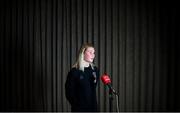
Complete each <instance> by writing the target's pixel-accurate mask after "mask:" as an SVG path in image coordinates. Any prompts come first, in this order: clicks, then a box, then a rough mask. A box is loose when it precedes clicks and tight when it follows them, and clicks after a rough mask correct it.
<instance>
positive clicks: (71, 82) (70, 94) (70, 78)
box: [65, 71, 76, 105]
mask: <svg viewBox="0 0 180 113" xmlns="http://www.w3.org/2000/svg"><path fill="white" fill-rule="evenodd" d="M75 87H76V80H75V76H74V74H73V72H72V71H70V72H69V73H68V75H67V79H66V83H65V95H66V98H67V100H68V101H69V103H70V104H71V105H72V104H73V103H74V102H75V99H76V98H75V97H74V96H75V94H74V93H75Z"/></svg>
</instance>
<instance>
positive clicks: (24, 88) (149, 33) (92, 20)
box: [0, 0, 180, 112]
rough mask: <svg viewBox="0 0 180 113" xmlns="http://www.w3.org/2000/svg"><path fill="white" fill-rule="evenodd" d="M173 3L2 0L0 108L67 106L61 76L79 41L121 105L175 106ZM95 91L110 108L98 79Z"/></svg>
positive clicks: (178, 104)
mask: <svg viewBox="0 0 180 113" xmlns="http://www.w3.org/2000/svg"><path fill="white" fill-rule="evenodd" d="M178 9H179V6H178V5H177V2H176V1H175V0H172V1H169V2H166V1H163V2H161V1H159V0H136V1H133V0H1V3H0V54H1V55H0V92H1V93H0V111H60V112H62V111H70V105H69V103H68V101H67V100H66V98H65V90H64V84H65V80H66V76H67V72H68V71H69V69H70V68H71V66H72V65H73V63H74V62H75V60H76V57H77V53H78V49H79V48H80V46H81V44H83V43H86V42H89V43H92V44H93V45H94V46H95V49H96V59H95V62H94V63H95V64H96V65H97V66H98V67H99V69H100V74H103V73H104V72H107V73H108V74H109V76H110V78H111V79H112V86H113V88H114V89H116V91H117V92H118V93H119V94H120V95H119V98H118V101H119V108H120V111H122V112H124V111H180V97H179V95H180V92H179V89H180V88H179V86H180V83H179V82H180V81H179V80H180V77H179V75H180V71H179V70H180V68H179V67H180V62H179V57H178V53H179V51H180V49H179V47H180V44H179V42H180V41H179V32H180V31H179V19H178V15H179V12H178ZM97 97H98V108H99V110H100V111H109V94H108V89H107V88H106V87H105V86H104V85H103V83H102V82H101V81H100V82H99V84H98V88H97ZM113 98H114V100H113V111H114V112H115V111H117V110H116V99H115V97H113Z"/></svg>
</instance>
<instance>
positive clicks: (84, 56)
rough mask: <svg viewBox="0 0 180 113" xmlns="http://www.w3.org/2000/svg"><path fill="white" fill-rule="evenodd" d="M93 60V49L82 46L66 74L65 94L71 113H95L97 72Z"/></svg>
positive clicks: (89, 46)
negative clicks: (81, 112) (80, 112)
mask: <svg viewBox="0 0 180 113" xmlns="http://www.w3.org/2000/svg"><path fill="white" fill-rule="evenodd" d="M94 58H95V49H94V47H93V46H92V45H91V44H84V45H82V47H81V49H80V52H79V56H78V59H77V61H76V62H75V64H74V65H73V67H72V68H71V70H70V71H69V73H68V76H67V80H66V83H65V92H66V98H67V100H68V101H69V103H70V104H71V111H74V112H78V111H84V112H96V111H97V99H96V85H97V82H98V81H99V71H98V69H97V67H96V66H95V65H94V64H93V61H94Z"/></svg>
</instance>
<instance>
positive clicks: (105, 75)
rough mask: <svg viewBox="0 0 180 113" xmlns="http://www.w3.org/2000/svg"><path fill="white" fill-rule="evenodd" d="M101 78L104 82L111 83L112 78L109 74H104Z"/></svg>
mask: <svg viewBox="0 0 180 113" xmlns="http://www.w3.org/2000/svg"><path fill="white" fill-rule="evenodd" d="M101 80H102V82H103V83H104V84H105V85H107V84H110V83H111V79H110V78H109V76H108V75H107V74H103V75H102V76H101Z"/></svg>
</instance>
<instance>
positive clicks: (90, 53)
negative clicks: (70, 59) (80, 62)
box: [84, 47, 95, 63]
mask: <svg viewBox="0 0 180 113" xmlns="http://www.w3.org/2000/svg"><path fill="white" fill-rule="evenodd" d="M94 58H95V50H94V48H93V47H88V48H87V49H86V50H85V52H84V60H85V61H86V62H89V63H92V62H93V60H94Z"/></svg>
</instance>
